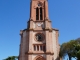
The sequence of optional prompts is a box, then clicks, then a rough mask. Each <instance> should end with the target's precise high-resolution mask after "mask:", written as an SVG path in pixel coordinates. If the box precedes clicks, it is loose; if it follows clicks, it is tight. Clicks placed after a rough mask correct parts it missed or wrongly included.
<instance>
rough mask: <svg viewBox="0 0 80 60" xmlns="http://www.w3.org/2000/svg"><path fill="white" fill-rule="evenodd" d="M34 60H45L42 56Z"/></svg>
mask: <svg viewBox="0 0 80 60" xmlns="http://www.w3.org/2000/svg"><path fill="white" fill-rule="evenodd" d="M34 60H45V58H44V57H42V56H37V57H36V58H35V59H34Z"/></svg>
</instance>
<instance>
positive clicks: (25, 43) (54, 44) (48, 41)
mask: <svg viewBox="0 0 80 60" xmlns="http://www.w3.org/2000/svg"><path fill="white" fill-rule="evenodd" d="M20 35H21V42H20V52H19V60H59V59H58V58H59V43H58V35H59V34H58V30H57V29H54V28H52V26H51V21H50V20H49V16H48V1H47V0H31V2H30V19H29V21H28V25H27V28H26V29H24V30H21V31H20Z"/></svg>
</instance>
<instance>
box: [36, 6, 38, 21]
mask: <svg viewBox="0 0 80 60" xmlns="http://www.w3.org/2000/svg"><path fill="white" fill-rule="evenodd" d="M36 20H39V8H38V7H37V8H36Z"/></svg>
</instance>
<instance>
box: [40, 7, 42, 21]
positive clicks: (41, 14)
mask: <svg viewBox="0 0 80 60" xmlns="http://www.w3.org/2000/svg"><path fill="white" fill-rule="evenodd" d="M40 20H42V7H40Z"/></svg>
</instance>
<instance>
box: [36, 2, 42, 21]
mask: <svg viewBox="0 0 80 60" xmlns="http://www.w3.org/2000/svg"><path fill="white" fill-rule="evenodd" d="M42 13H43V9H42V5H41V4H40V3H39V4H38V7H37V8H36V20H43V14H42Z"/></svg>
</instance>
